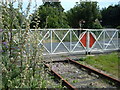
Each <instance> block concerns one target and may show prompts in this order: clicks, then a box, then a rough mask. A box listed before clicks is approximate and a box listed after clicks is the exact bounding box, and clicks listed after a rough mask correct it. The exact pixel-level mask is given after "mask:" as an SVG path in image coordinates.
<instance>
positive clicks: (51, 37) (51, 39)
mask: <svg viewBox="0 0 120 90" xmlns="http://www.w3.org/2000/svg"><path fill="white" fill-rule="evenodd" d="M50 39H51V48H50V49H51V53H52V52H53V50H52V47H53V46H52V43H53V42H52V30H50Z"/></svg>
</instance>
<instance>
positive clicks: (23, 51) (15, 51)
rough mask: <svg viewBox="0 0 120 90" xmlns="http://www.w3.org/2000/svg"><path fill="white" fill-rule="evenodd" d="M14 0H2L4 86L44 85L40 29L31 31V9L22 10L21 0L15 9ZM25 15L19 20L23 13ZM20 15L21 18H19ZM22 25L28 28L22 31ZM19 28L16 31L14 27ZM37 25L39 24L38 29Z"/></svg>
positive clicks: (28, 86) (26, 86) (7, 87)
mask: <svg viewBox="0 0 120 90" xmlns="http://www.w3.org/2000/svg"><path fill="white" fill-rule="evenodd" d="M16 2H17V1H16V0H15V1H14V0H4V2H2V4H1V5H2V6H1V7H2V23H1V28H2V29H0V34H1V33H2V51H1V52H2V88H4V89H9V88H36V87H39V88H45V87H46V83H45V82H46V80H45V79H44V77H45V75H43V74H44V62H43V59H42V49H40V48H39V47H38V43H39V32H38V31H36V30H35V31H34V33H30V21H29V20H28V19H26V18H29V10H30V4H31V0H30V1H29V3H28V6H27V9H26V10H25V11H23V9H22V1H19V2H18V8H17V9H14V4H15V3H16ZM18 11H19V12H20V11H21V13H22V14H23V16H24V18H23V19H22V20H20V19H19V18H20V17H21V14H19V13H18ZM18 17H19V18H18ZM22 27H25V29H24V30H22ZM13 28H16V30H13ZM36 28H38V27H37V25H36V26H35V29H36Z"/></svg>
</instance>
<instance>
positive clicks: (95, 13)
mask: <svg viewBox="0 0 120 90" xmlns="http://www.w3.org/2000/svg"><path fill="white" fill-rule="evenodd" d="M67 18H68V22H69V25H70V26H71V27H72V28H79V27H80V25H79V24H80V22H81V21H84V23H83V24H82V27H83V28H102V27H101V25H100V23H99V22H98V20H99V19H101V13H100V10H99V8H98V6H97V2H91V1H90V2H80V3H76V5H75V6H74V7H73V8H71V9H70V10H69V11H68V12H67ZM96 20H97V22H96ZM81 23H82V22H81ZM96 25H97V27H96Z"/></svg>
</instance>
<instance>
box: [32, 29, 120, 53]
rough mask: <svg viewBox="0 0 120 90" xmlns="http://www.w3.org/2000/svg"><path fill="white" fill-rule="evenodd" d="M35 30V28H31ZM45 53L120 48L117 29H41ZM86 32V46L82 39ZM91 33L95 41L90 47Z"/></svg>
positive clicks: (41, 45) (99, 50) (41, 46)
mask: <svg viewBox="0 0 120 90" xmlns="http://www.w3.org/2000/svg"><path fill="white" fill-rule="evenodd" d="M30 31H31V32H34V30H32V29H31V30H30ZM39 33H40V37H42V38H41V39H40V40H39V44H38V45H39V46H40V48H43V54H44V55H48V54H62V53H83V54H85V53H86V52H87V53H89V52H90V53H92V52H106V51H109V50H110V51H113V50H118V49H119V42H118V41H119V38H118V34H119V30H117V29H82V30H81V29H39ZM85 34H86V41H85V42H86V47H85V45H83V44H84V43H83V42H82V41H81V39H82V38H83V37H84V35H85ZM90 34H92V35H93V37H94V39H95V42H94V43H93V45H92V46H91V47H90Z"/></svg>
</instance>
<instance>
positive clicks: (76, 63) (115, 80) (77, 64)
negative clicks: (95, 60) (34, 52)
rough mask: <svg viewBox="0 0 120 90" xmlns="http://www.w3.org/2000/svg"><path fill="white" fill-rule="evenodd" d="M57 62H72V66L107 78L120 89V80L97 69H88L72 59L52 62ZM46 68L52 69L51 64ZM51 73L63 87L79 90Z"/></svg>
mask: <svg viewBox="0 0 120 90" xmlns="http://www.w3.org/2000/svg"><path fill="white" fill-rule="evenodd" d="M55 62H70V63H71V64H75V65H76V66H78V67H80V68H81V67H82V68H84V69H86V70H88V73H89V74H90V73H95V74H97V75H99V76H100V77H101V78H105V79H107V80H109V81H111V82H114V84H115V86H116V87H117V88H120V80H117V79H115V78H113V77H111V76H109V75H107V74H104V73H102V72H99V71H97V70H95V69H93V68H90V67H88V66H85V65H82V64H80V63H78V62H76V61H74V60H72V59H70V58H67V60H60V61H52V63H55ZM47 63H50V62H47ZM45 66H46V67H47V68H50V67H49V64H45ZM50 71H51V72H52V73H53V75H54V76H55V77H57V78H58V79H59V80H62V85H63V86H66V87H67V88H68V89H71V90H77V88H75V87H74V86H73V85H71V84H70V83H69V82H68V81H66V80H65V79H64V78H62V76H61V75H59V74H58V73H56V72H55V71H54V70H50Z"/></svg>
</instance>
